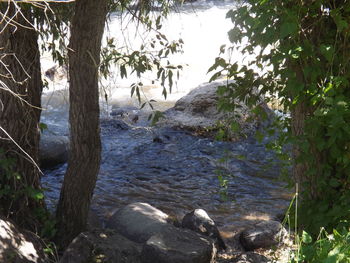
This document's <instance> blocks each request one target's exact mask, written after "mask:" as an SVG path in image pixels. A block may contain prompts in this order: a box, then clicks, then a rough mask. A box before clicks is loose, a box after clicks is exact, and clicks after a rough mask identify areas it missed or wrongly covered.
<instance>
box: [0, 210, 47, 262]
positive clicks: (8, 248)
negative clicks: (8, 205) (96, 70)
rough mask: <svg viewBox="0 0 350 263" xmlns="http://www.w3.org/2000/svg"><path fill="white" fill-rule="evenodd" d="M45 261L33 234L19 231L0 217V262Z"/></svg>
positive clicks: (38, 242)
mask: <svg viewBox="0 0 350 263" xmlns="http://www.w3.org/2000/svg"><path fill="white" fill-rule="evenodd" d="M46 260H47V259H46V256H45V253H44V250H43V247H42V245H41V241H40V239H39V238H38V237H37V236H36V235H35V234H33V233H30V232H28V231H22V230H20V229H19V228H18V227H17V226H16V225H15V224H13V223H12V222H11V221H9V220H8V219H6V218H4V217H1V216H0V262H4V263H5V262H8V263H44V262H46Z"/></svg>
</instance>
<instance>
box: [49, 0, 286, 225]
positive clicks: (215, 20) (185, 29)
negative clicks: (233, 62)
mask: <svg viewBox="0 0 350 263" xmlns="http://www.w3.org/2000/svg"><path fill="white" fill-rule="evenodd" d="M213 3H214V2H200V3H198V4H197V6H193V5H188V6H187V7H186V8H185V9H184V10H181V12H180V13H173V14H171V15H170V17H169V20H168V22H167V24H165V25H164V27H165V29H166V30H165V31H166V32H169V33H171V35H172V36H175V37H176V34H177V35H179V34H180V36H181V37H182V38H183V39H184V41H185V53H184V54H183V56H184V57H178V58H177V59H178V61H180V60H182V62H184V63H187V64H188V68H187V69H185V72H184V73H183V76H182V77H183V78H182V80H181V81H180V82H179V83H178V87H179V88H178V90H175V91H174V94H173V95H172V96H170V99H169V100H168V101H166V102H163V104H162V103H160V104H158V106H160V107H161V109H165V108H168V107H170V106H172V105H173V103H174V101H176V99H178V98H179V97H181V96H182V95H183V94H184V93H186V92H187V91H188V90H190V89H191V88H194V87H195V86H196V85H198V84H200V83H203V82H205V81H207V79H208V77H207V76H206V75H205V73H206V71H207V68H208V67H209V66H210V63H212V61H213V59H214V58H215V56H216V55H217V53H218V52H217V51H218V48H219V46H220V45H221V44H222V43H223V42H225V41H226V32H227V30H228V29H229V26H230V23H229V21H226V20H225V13H226V12H227V11H228V10H229V8H230V7H232V4H230V3H228V2H224V3H221V5H218V4H217V2H216V5H214V4H213ZM118 23H120V21H119V20H118V17H117V16H116V17H115V18H114V20H112V22H111V25H110V28H109V33H113V31H114V30H115V31H118V28H117V27H116V25H117V24H118ZM107 33H108V32H107ZM107 33H106V34H107ZM195 33H196V34H195ZM135 41H136V40H135ZM186 43H188V46H187V47H186ZM198 47H201V48H202V49H199V48H198ZM203 52H204V53H203ZM203 54H204V55H203ZM129 81H132V80H129ZM63 85H64V84H63ZM108 85H110V86H113V85H114V88H113V89H111V91H110V92H111V95H112V96H111V98H112V99H111V101H110V102H109V104H108V105H106V103H104V102H101V104H102V108H103V109H105V111H103V112H102V114H101V132H102V145H103V151H102V163H101V169H100V173H99V176H98V181H97V185H96V189H95V193H94V198H93V202H92V207H93V208H94V209H95V210H96V211H97V212H98V214H99V215H100V216H101V217H103V218H106V217H108V216H109V215H110V214H111V213H112V212H113V211H114V210H115V209H117V208H120V207H122V206H123V205H126V204H128V203H131V202H137V201H142V202H148V203H150V204H152V205H154V206H156V207H158V208H160V209H161V210H163V211H165V212H168V213H171V214H173V215H175V216H177V217H181V216H182V215H184V214H185V213H187V212H189V211H190V210H192V209H195V208H203V209H205V210H206V211H207V212H208V213H209V215H210V216H211V217H213V219H214V220H215V221H216V222H217V223H218V225H219V226H220V227H221V230H226V231H234V229H236V228H237V227H240V226H243V225H246V224H247V223H249V222H252V221H254V220H256V219H259V218H263V219H268V218H273V217H275V216H277V215H278V214H280V213H283V211H284V209H285V208H286V206H287V205H288V203H289V199H290V195H289V192H288V191H287V190H286V189H285V188H284V184H283V183H281V182H279V180H278V176H279V173H280V168H279V165H278V161H277V160H276V158H275V156H274V155H273V154H272V153H271V152H268V151H266V150H265V148H264V145H263V144H262V143H257V142H256V141H255V140H254V139H252V138H249V139H246V140H242V141H240V142H234V143H232V142H218V141H214V140H212V139H208V138H203V137H196V136H193V135H191V134H189V133H188V132H186V131H180V130H174V129H170V128H152V127H147V126H145V125H124V124H122V123H121V122H120V121H118V120H116V119H114V118H113V117H110V116H109V112H110V108H111V107H119V106H130V105H135V104H136V102H135V100H134V99H130V95H129V92H130V89H128V88H127V86H128V85H130V84H129V83H126V80H120V79H118V78H117V77H116V78H115V79H114V80H113V81H110V82H109V84H108ZM51 90H52V87H51ZM146 92H147V91H146ZM148 92H149V94H148V95H150V94H152V95H155V96H158V95H159V94H160V93H161V92H160V89H159V88H157V87H155V88H154V89H149V91H148ZM65 94H66V91H65V90H61V91H59V92H57V91H56V92H55V93H51V92H47V93H46V94H45V95H44V98H43V103H44V105H45V107H46V108H47V110H46V111H44V112H43V116H42V121H43V122H45V123H46V124H47V125H48V127H49V130H48V131H47V132H53V133H58V134H65V135H68V124H67V123H68V121H67V119H68V113H67V108H68V105H67V101H66V98H67V97H66V96H65ZM223 156H226V157H227V158H226V161H224V162H220V161H219V159H220V158H222V157H223ZM66 167H67V165H66V164H63V165H60V166H58V167H56V168H55V169H53V170H49V171H45V176H44V177H43V179H42V183H43V186H44V187H45V188H47V199H48V202H49V206H50V207H54V206H55V204H56V202H57V200H58V197H59V191H60V186H61V184H62V181H63V176H64V173H65V170H66ZM217 170H220V171H221V172H223V173H224V174H225V175H226V176H227V177H225V178H227V179H228V186H227V191H226V194H224V195H223V194H222V190H223V188H221V187H220V184H219V180H218V176H217V173H218V172H217Z"/></svg>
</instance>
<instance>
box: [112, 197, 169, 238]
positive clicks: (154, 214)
mask: <svg viewBox="0 0 350 263" xmlns="http://www.w3.org/2000/svg"><path fill="white" fill-rule="evenodd" d="M168 219H169V216H168V215H167V214H165V213H163V212H162V211H160V210H158V209H157V208H155V207H153V206H151V205H149V204H147V203H133V204H129V205H127V206H125V207H123V208H121V209H119V210H118V211H116V212H115V213H114V214H113V215H112V216H111V217H110V218H109V220H108V221H107V223H106V227H107V228H111V229H115V230H117V231H118V232H119V233H120V234H122V235H123V236H125V237H126V238H128V239H130V240H132V241H134V242H138V243H143V242H146V241H147V240H148V239H149V238H150V237H151V236H153V235H154V234H156V233H159V232H161V231H162V230H163V229H165V228H167V227H168V226H169V225H170V224H168V223H167V221H168Z"/></svg>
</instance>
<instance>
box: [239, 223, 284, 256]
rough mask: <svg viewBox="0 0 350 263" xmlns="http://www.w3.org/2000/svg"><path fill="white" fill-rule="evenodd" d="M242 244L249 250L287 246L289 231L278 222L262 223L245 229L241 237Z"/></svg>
mask: <svg viewBox="0 0 350 263" xmlns="http://www.w3.org/2000/svg"><path fill="white" fill-rule="evenodd" d="M239 240H240V243H241V244H242V246H243V247H244V248H245V249H246V250H247V251H250V250H254V249H257V248H272V247H274V246H278V245H279V244H285V243H287V242H288V240H289V235H288V232H287V230H286V229H285V228H284V227H283V226H282V224H281V223H280V222H278V221H262V222H260V223H258V224H256V225H255V226H253V227H250V228H248V229H245V230H244V231H243V232H242V233H241V234H240V237H239Z"/></svg>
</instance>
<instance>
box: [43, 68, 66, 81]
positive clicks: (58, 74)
mask: <svg viewBox="0 0 350 263" xmlns="http://www.w3.org/2000/svg"><path fill="white" fill-rule="evenodd" d="M67 69H68V68H67V66H66V65H64V66H62V67H61V66H57V65H55V66H53V67H51V68H49V69H48V70H46V71H45V76H46V77H47V78H48V79H50V80H51V81H61V80H62V79H67V76H68V70H67Z"/></svg>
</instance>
